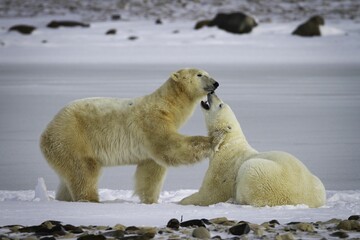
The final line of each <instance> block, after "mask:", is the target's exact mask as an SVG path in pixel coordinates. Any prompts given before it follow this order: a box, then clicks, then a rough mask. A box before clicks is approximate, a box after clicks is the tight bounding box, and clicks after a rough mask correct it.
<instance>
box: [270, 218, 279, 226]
mask: <svg viewBox="0 0 360 240" xmlns="http://www.w3.org/2000/svg"><path fill="white" fill-rule="evenodd" d="M269 223H270V224H274V225H276V224H277V225H280V223H279V222H278V220H275V219H273V220H271V221H270V222H269Z"/></svg>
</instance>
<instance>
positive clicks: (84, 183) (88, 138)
mask: <svg viewBox="0 0 360 240" xmlns="http://www.w3.org/2000/svg"><path fill="white" fill-rule="evenodd" d="M218 86H219V84H218V82H216V81H215V80H214V79H213V78H212V77H210V76H209V74H208V73H207V72H205V71H203V70H198V69H181V70H179V71H177V72H174V73H173V74H171V76H170V77H169V79H168V80H167V81H166V82H165V83H164V84H163V85H162V86H161V87H160V88H158V89H157V90H156V91H155V92H153V93H151V94H149V95H146V96H142V97H138V98H134V99H119V98H87V99H80V100H76V101H74V102H71V103H70V104H69V105H67V106H66V107H64V108H63V109H62V110H61V111H60V112H59V113H58V114H57V115H56V116H55V117H54V119H53V120H52V121H51V122H50V123H49V124H48V126H47V128H46V129H45V131H44V132H43V133H42V135H41V140H40V148H41V150H42V153H43V155H44V156H45V158H46V160H47V161H48V163H49V165H50V166H51V167H52V168H53V169H54V170H55V172H56V173H57V174H58V175H59V177H60V185H59V189H58V191H57V194H56V199H58V200H63V201H90V202H98V201H99V196H98V192H97V182H98V178H99V176H100V172H101V168H102V167H105V166H115V165H128V164H136V165H137V169H136V173H135V191H134V192H135V194H137V195H138V196H139V198H140V200H141V202H143V203H156V202H157V200H158V197H159V194H160V190H161V187H162V185H163V180H164V176H165V173H166V168H167V167H169V166H179V165H183V164H193V163H196V162H198V161H200V160H202V159H204V158H206V157H208V156H209V155H210V154H211V153H212V151H213V149H215V148H216V146H217V145H218V144H219V143H220V141H221V136H219V137H217V138H216V137H208V136H185V135H182V134H180V133H178V129H179V128H180V126H182V125H183V124H184V123H185V122H186V121H187V119H188V118H189V117H190V116H191V114H192V113H193V111H194V108H195V106H196V105H197V104H198V103H200V100H201V98H204V97H206V95H207V93H209V92H213V91H214V90H215V89H216V88H217V87H218Z"/></svg>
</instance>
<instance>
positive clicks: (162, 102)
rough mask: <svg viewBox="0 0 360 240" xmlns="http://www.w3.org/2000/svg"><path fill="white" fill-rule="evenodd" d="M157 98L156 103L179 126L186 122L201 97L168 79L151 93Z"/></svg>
mask: <svg viewBox="0 0 360 240" xmlns="http://www.w3.org/2000/svg"><path fill="white" fill-rule="evenodd" d="M151 96H154V97H155V98H156V104H157V107H158V108H161V110H162V111H166V112H167V114H168V115H169V116H171V118H172V119H173V122H174V123H175V125H177V127H180V126H181V125H182V124H184V123H185V122H186V121H187V120H188V118H189V117H190V116H191V115H192V113H193V112H194V110H195V107H196V104H197V103H198V101H200V97H199V99H197V98H196V97H194V96H191V94H190V93H188V91H187V90H186V89H185V88H184V87H183V86H182V85H181V84H180V83H178V82H176V81H174V80H172V79H171V78H170V79H168V80H167V81H166V82H165V83H164V84H163V85H162V86H161V87H160V88H158V89H157V90H156V91H155V92H154V93H152V94H151V95H150V97H151Z"/></svg>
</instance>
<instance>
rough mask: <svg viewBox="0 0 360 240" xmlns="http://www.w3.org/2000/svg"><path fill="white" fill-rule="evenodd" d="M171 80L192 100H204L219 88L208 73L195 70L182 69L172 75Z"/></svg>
mask: <svg viewBox="0 0 360 240" xmlns="http://www.w3.org/2000/svg"><path fill="white" fill-rule="evenodd" d="M170 78H171V79H172V80H173V81H174V82H175V83H176V84H177V86H178V89H180V90H181V91H182V92H183V93H186V94H187V95H188V96H189V97H191V98H202V97H204V96H206V94H208V93H211V92H213V91H215V89H216V88H217V87H218V86H219V83H218V82H216V81H215V80H214V79H213V78H212V77H210V75H209V74H208V73H207V72H205V71H203V70H200V69H195V68H184V69H181V70H179V71H177V72H174V73H172V74H171V77H170Z"/></svg>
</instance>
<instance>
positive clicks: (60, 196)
mask: <svg viewBox="0 0 360 240" xmlns="http://www.w3.org/2000/svg"><path fill="white" fill-rule="evenodd" d="M60 181H61V182H60V184H59V187H58V190H57V191H56V197H55V198H56V200H59V201H67V202H72V201H73V198H72V196H71V193H70V191H69V189H68V187H67V186H66V183H65V182H64V181H63V180H60Z"/></svg>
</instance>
